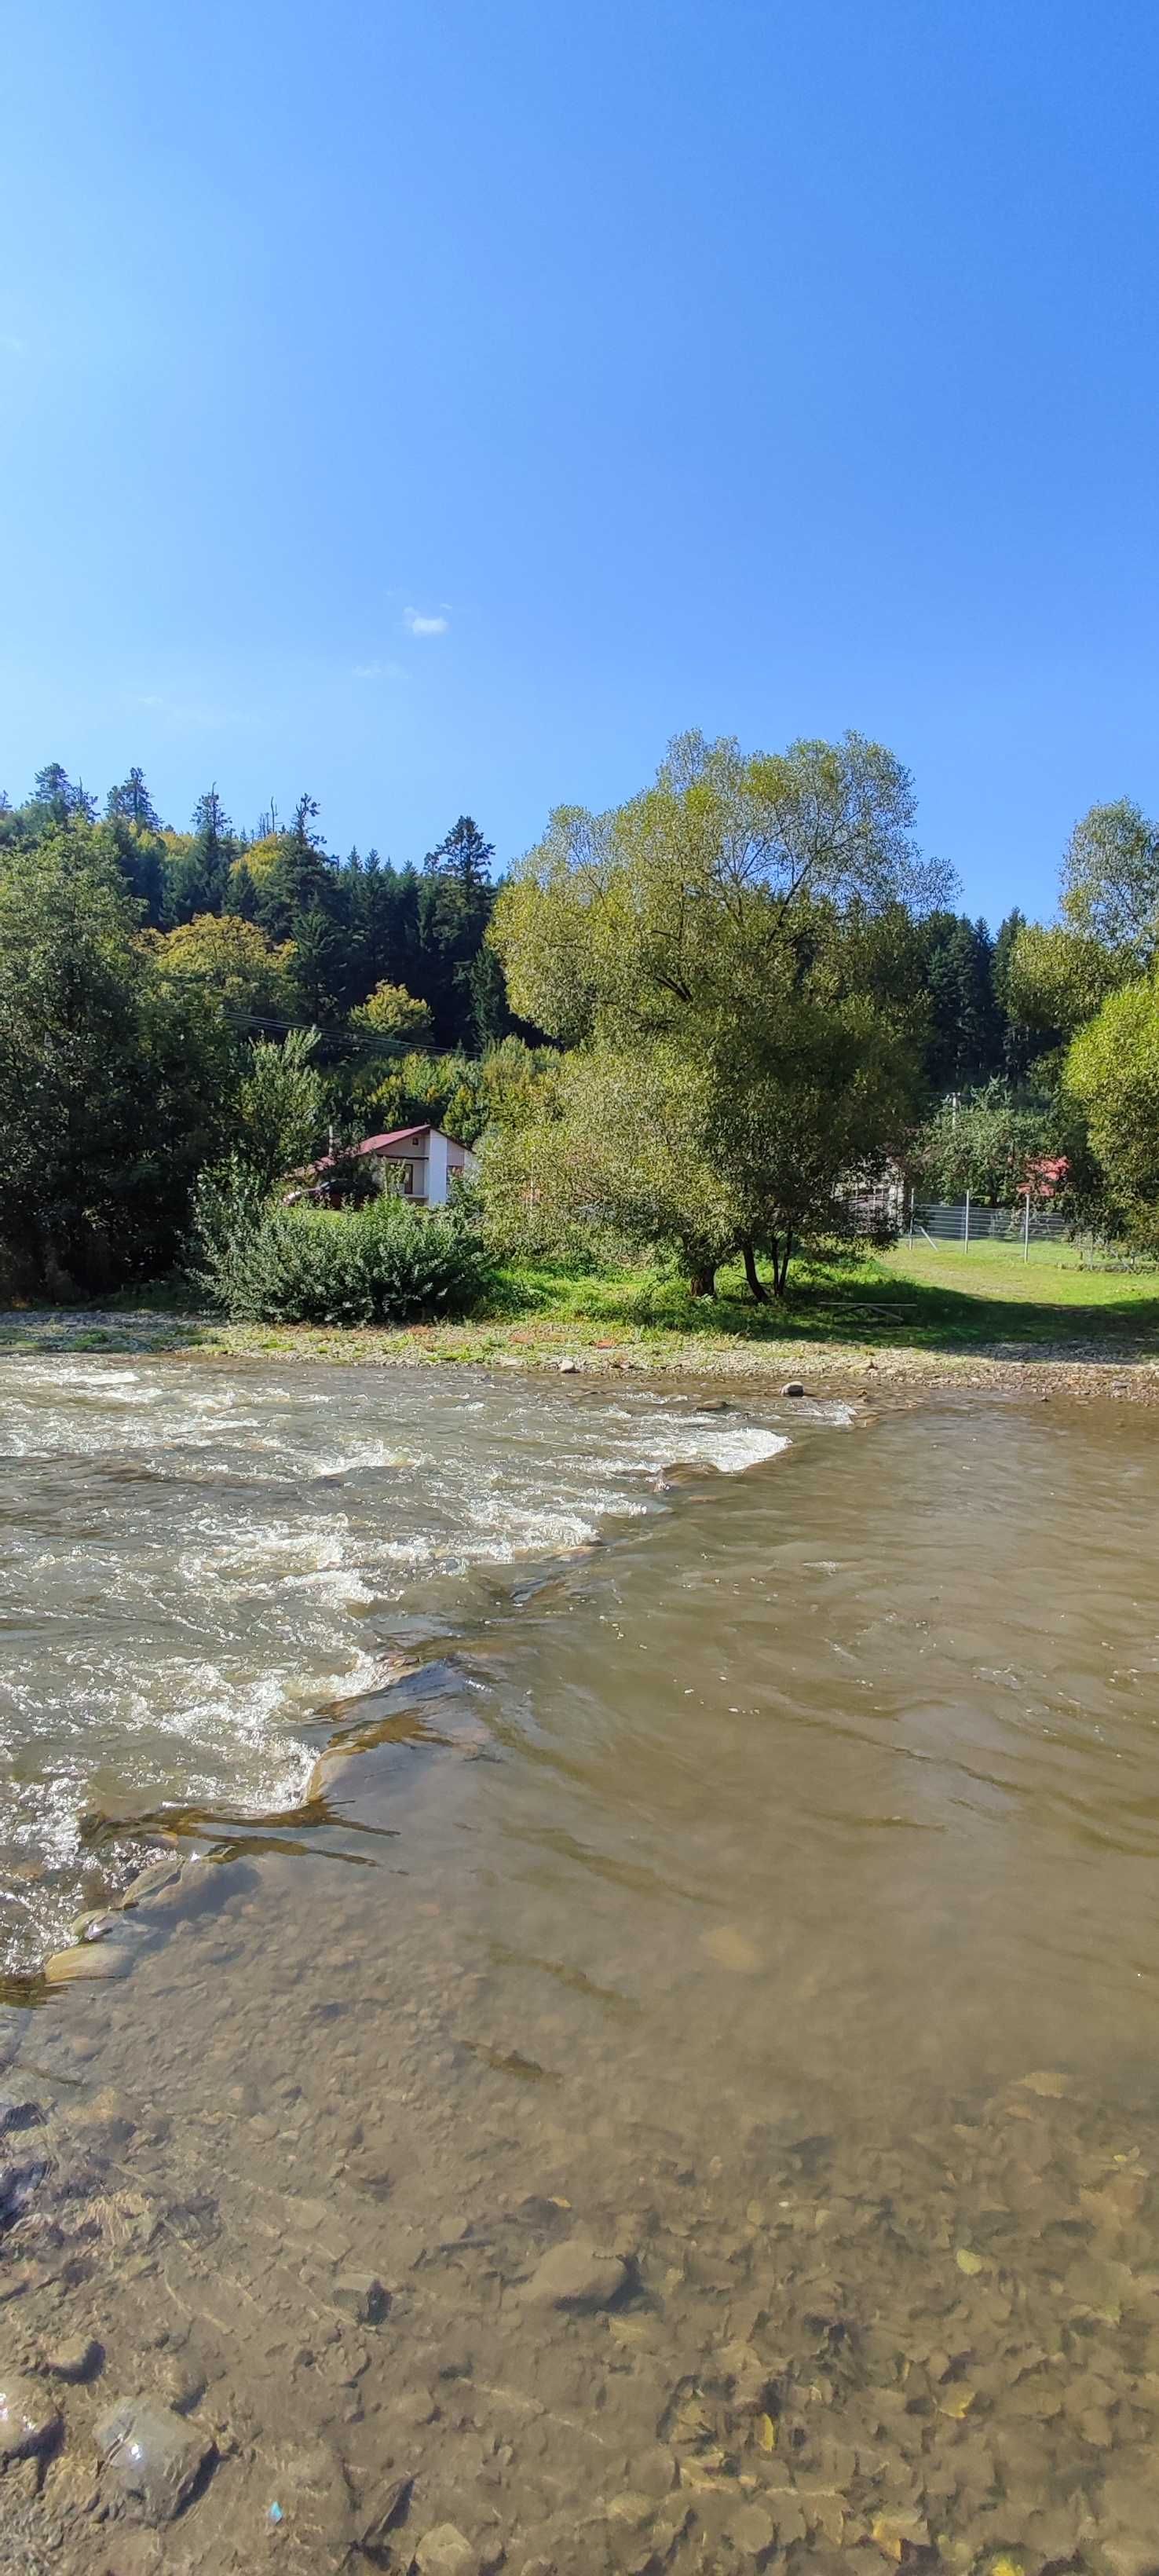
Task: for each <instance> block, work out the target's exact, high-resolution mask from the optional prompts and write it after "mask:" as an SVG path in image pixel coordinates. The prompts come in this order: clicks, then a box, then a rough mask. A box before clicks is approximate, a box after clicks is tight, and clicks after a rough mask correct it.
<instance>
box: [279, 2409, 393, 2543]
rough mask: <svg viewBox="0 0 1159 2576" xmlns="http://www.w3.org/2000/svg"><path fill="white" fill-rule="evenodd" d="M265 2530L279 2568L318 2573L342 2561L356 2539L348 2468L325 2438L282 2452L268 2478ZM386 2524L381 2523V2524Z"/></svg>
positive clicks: (356, 2531) (357, 2537) (357, 2534)
mask: <svg viewBox="0 0 1159 2576" xmlns="http://www.w3.org/2000/svg"><path fill="white" fill-rule="evenodd" d="M271 2486H272V2493H271V2495H270V2500H269V2503H268V2504H267V2506H266V2509H265V2514H264V2523H265V2536H266V2539H267V2541H268V2543H269V2545H270V2554H271V2557H274V2558H276V2561H277V2564H278V2566H279V2568H281V2569H284V2570H289V2569H293V2570H294V2571H295V2576H298V2571H300V2576H319V2571H320V2570H321V2569H322V2568H325V2567H345V2566H346V2565H347V2563H348V2560H349V2556H350V2552H351V2551H352V2550H353V2549H354V2547H355V2545H356V2544H358V2545H361V2543H360V2542H359V2533H358V2528H357V2524H356V2518H355V2513H354V2503H353V2498H352V2496H351V2493H350V2487H349V2483H348V2480H347V2476H346V2470H345V2468H344V2466H343V2463H342V2461H341V2460H340V2459H339V2456H338V2453H337V2451H334V2450H331V2448H330V2445H329V2443H328V2442H314V2443H311V2444H310V2445H309V2447H308V2448H305V2449H303V2450H300V2451H290V2452H288V2453H287V2454H286V2456H285V2457H284V2459H283V2460H282V2462H281V2465H280V2467H278V2468H277V2469H276V2470H275V2471H274V2473H273V2476H272V2479H271ZM384 2528H385V2525H384Z"/></svg>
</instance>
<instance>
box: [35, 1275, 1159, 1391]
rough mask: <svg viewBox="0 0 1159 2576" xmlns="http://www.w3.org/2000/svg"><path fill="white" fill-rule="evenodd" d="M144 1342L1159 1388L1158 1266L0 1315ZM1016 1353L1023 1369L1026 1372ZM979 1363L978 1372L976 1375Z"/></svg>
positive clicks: (200, 1348)
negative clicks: (325, 1320) (285, 1313)
mask: <svg viewBox="0 0 1159 2576" xmlns="http://www.w3.org/2000/svg"><path fill="white" fill-rule="evenodd" d="M20 1348H23V1349H25V1350H28V1349H41V1350H51V1349H66V1348H70V1349H74V1350H76V1349H82V1350H84V1349H87V1350H94V1351H96V1350H106V1351H111V1350H114V1349H120V1350H125V1349H137V1350H148V1349H152V1350H156V1351H171V1352H174V1353H176V1352H179V1351H187V1352H191V1353H192V1352H198V1353H201V1354H204V1355H205V1356H206V1357H212V1356H215V1355H220V1356H238V1357H241V1356H243V1355H246V1354H251V1355H254V1356H266V1357H278V1356H284V1357H287V1358H288V1357H292V1356H297V1357H302V1358H320V1359H334V1360H339V1359H345V1360H362V1361H373V1360H394V1361H398V1360H410V1361H429V1362H439V1361H462V1360H477V1361H482V1362H484V1363H485V1364H490V1365H492V1366H496V1365H498V1366H506V1367H511V1366H514V1365H519V1364H522V1365H524V1366H527V1367H535V1366H536V1365H537V1364H539V1365H550V1364H552V1363H553V1362H554V1363H556V1364H558V1362H559V1361H560V1360H561V1359H563V1358H565V1357H567V1356H568V1355H569V1354H570V1355H571V1356H573V1357H575V1358H576V1359H577V1360H578V1362H579V1364H580V1365H581V1366H582V1367H585V1368H593V1369H613V1368H616V1367H620V1366H623V1367H630V1368H635V1369H650V1370H678V1371H682V1372H690V1373H699V1374H713V1375H727V1374H729V1373H730V1372H731V1373H733V1374H737V1375H750V1374H761V1373H764V1372H766V1371H767V1372H768V1373H769V1374H770V1375H771V1374H773V1373H775V1372H779V1373H781V1374H789V1373H790V1372H791V1371H792V1370H793V1369H794V1368H795V1367H796V1368H799V1369H800V1370H801V1371H802V1372H807V1371H810V1370H811V1371H812V1372H813V1373H814V1374H817V1373H819V1372H822V1371H823V1372H824V1373H825V1374H826V1375H828V1376H833V1375H837V1374H840V1373H841V1372H842V1371H845V1372H847V1373H850V1374H858V1373H860V1372H861V1371H862V1370H864V1369H865V1368H866V1367H867V1366H869V1365H870V1364H871V1363H872V1364H873V1365H875V1366H876V1367H877V1368H878V1369H879V1370H880V1371H881V1372H882V1373H883V1375H889V1376H892V1377H896V1378H899V1379H907V1378H909V1379H916V1380H926V1381H931V1380H933V1379H935V1378H942V1377H945V1378H948V1379H954V1378H956V1377H957V1378H960V1377H962V1376H963V1374H964V1373H965V1375H966V1376H967V1378H968V1377H969V1374H970V1371H971V1369H972V1368H973V1369H974V1371H975V1379H974V1382H977V1383H982V1382H984V1381H988V1380H989V1378H990V1377H992V1376H993V1375H994V1373H995V1370H997V1373H998V1374H999V1375H1001V1374H1002V1371H1003V1367H1005V1370H1006V1373H1007V1375H1008V1376H1009V1377H1010V1378H1011V1380H1012V1381H1014V1380H1019V1381H1020V1380H1021V1378H1022V1374H1023V1369H1024V1367H1025V1365H1026V1364H1028V1363H1029V1364H1031V1367H1032V1371H1033V1367H1034V1364H1036V1363H1037V1364H1038V1365H1039V1366H1040V1367H1041V1366H1043V1365H1046V1364H1049V1363H1053V1364H1055V1366H1056V1367H1059V1368H1061V1369H1063V1370H1069V1371H1072V1372H1074V1373H1075V1374H1076V1378H1077V1379H1078V1380H1081V1378H1082V1376H1083V1374H1084V1372H1085V1371H1087V1370H1089V1368H1090V1366H1091V1364H1092V1363H1095V1364H1098V1363H1099V1362H1102V1363H1103V1365H1104V1367H1106V1366H1107V1365H1108V1364H1109V1365H1110V1366H1111V1367H1112V1368H1114V1367H1123V1366H1128V1365H1130V1364H1132V1363H1135V1364H1139V1367H1138V1383H1139V1384H1140V1385H1141V1386H1142V1384H1143V1382H1144V1381H1145V1382H1146V1389H1147V1391H1154V1390H1155V1389H1156V1388H1159V1269H1146V1270H1138V1271H1131V1270H1091V1269H1084V1268H1083V1267H1082V1266H1081V1264H1080V1261H1079V1258H1078V1255H1077V1253H1076V1252H1075V1251H1074V1250H1073V1249H1072V1248H1071V1247H1069V1246H1067V1245H1049V1244H1043V1245H1032V1247H1031V1257H1030V1260H1029V1261H1028V1262H1026V1263H1024V1262H1023V1260H1022V1256H1021V1249H1020V1247H1019V1246H1017V1245H1006V1244H991V1243H982V1244H977V1245H972V1246H971V1248H970V1250H969V1252H964V1251H963V1250H962V1249H961V1248H960V1247H957V1246H945V1247H941V1248H939V1249H937V1250H934V1249H933V1247H932V1246H930V1245H929V1244H926V1245H921V1244H916V1245H915V1246H914V1247H913V1248H912V1249H911V1248H910V1246H909V1244H908V1243H904V1242H903V1243H901V1244H899V1245H898V1247H897V1249H896V1250H895V1251H893V1252H890V1253H886V1254H884V1255H880V1256H872V1257H868V1258H866V1259H864V1260H861V1261H849V1262H841V1263H837V1264H835V1265H833V1266H831V1267H829V1266H827V1267H824V1268H821V1267H812V1268H811V1267H809V1266H808V1265H806V1264H802V1265H800V1267H799V1268H797V1269H796V1270H794V1271H793V1272H792V1273H791V1274H790V1294H789V1296H788V1298H787V1299H786V1300H784V1301H783V1302H781V1303H775V1302H773V1301H772V1300H771V1299H770V1302H769V1303H768V1305H766V1306H757V1305H754V1304H753V1302H752V1300H751V1298H750V1297H749V1296H748V1294H747V1292H746V1290H745V1285H744V1278H743V1274H742V1273H741V1271H740V1270H739V1268H738V1269H737V1270H736V1271H735V1272H730V1271H727V1270H725V1271H722V1273H721V1275H720V1279H719V1283H718V1294H717V1296H716V1297H715V1298H712V1299H702V1298H694V1297H691V1296H690V1295H689V1293H688V1290H687V1289H686V1288H685V1287H683V1286H682V1285H681V1283H680V1282H679V1281H678V1280H676V1279H673V1278H670V1277H667V1276H665V1275H663V1274H661V1273H657V1272H655V1271H648V1270H643V1269H640V1270H620V1271H598V1272H591V1273H577V1272H574V1271H566V1270H552V1269H548V1268H545V1267H542V1266H536V1267H530V1266H529V1267H514V1266H509V1267H508V1268H507V1269H505V1270H503V1271H502V1272H501V1273H500V1275H499V1278H498V1280H497V1283H496V1286H495V1290H494V1292H493V1295H492V1298H491V1301H490V1305H489V1307H488V1310H487V1311H486V1312H485V1313H484V1314H481V1315H476V1316H473V1317H471V1318H469V1319H468V1320H466V1321H464V1322H458V1323H456V1322H450V1321H448V1322H445V1323H437V1324H416V1325H409V1326H395V1327H377V1328H366V1329H363V1328H360V1327H340V1326H332V1327H321V1326H318V1327H313V1326H307V1325H266V1324H247V1325H241V1324H237V1325H230V1324H223V1323H221V1322H219V1321H217V1320H216V1319H214V1318H212V1317H209V1316H205V1317H202V1316H194V1315H191V1314H189V1312H188V1311H187V1308H186V1305H185V1300H184V1299H183V1298H182V1297H181V1296H180V1294H179V1293H178V1292H175V1291H173V1290H165V1289H160V1290H155V1291H152V1292H150V1291H146V1292H144V1293H143V1294H138V1295H137V1296H135V1297H134V1296H133V1295H131V1294H130V1293H128V1292H126V1293H125V1294H124V1295H122V1296H121V1297H120V1298H118V1299H115V1300H114V1301H113V1302H112V1304H111V1305H110V1306H108V1307H106V1308H105V1309H103V1310H102V1311H101V1312H97V1311H95V1310H94V1309H92V1308H89V1309H85V1310H81V1311H79V1312H78V1311H76V1310H72V1311H70V1312H67V1313H63V1312H62V1313H49V1312H47V1311H46V1310H45V1309H43V1308H41V1309H33V1310H28V1311H26V1312H25V1313H23V1314H20V1315H17V1314H12V1315H8V1316H0V1351H2V1350H4V1349H8V1350H14V1349H20ZM1019 1364H1022V1365H1021V1366H1020V1365H1019ZM979 1371H980V1375H979V1374H978V1372H979Z"/></svg>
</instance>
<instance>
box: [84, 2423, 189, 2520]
mask: <svg viewBox="0 0 1159 2576" xmlns="http://www.w3.org/2000/svg"><path fill="white" fill-rule="evenodd" d="M94 2439H95V2441H96V2446H97V2453H98V2456H99V2458H100V2462H101V2466H102V2468H103V2470H104V2471H105V2473H106V2475H107V2476H108V2478H109V2479H110V2481H111V2483H112V2484H113V2485H114V2486H115V2487H116V2488H117V2489H118V2490H119V2492H120V2494H121V2495H122V2496H123V2497H124V2498H125V2499H126V2502H128V2503H129V2504H131V2505H135V2506H136V2507H137V2510H138V2511H139V2512H140V2513H142V2514H144V2516H145V2519H146V2520H147V2521H148V2522H172V2520H173V2517H174V2515H175V2514H178V2513H180V2511H181V2509H182V2506H183V2505H186V2504H188V2502H189V2499H190V2497H191V2495H192V2493H193V2490H194V2488H195V2486H196V2485H197V2481H198V2479H199V2477H200V2476H201V2473H202V2471H203V2469H205V2468H206V2467H207V2466H208V2465H209V2463H210V2462H211V2460H212V2459H213V2457H214V2451H215V2446H214V2443H213V2442H212V2440H210V2439H209V2438H208V2436H207V2435H205V2434H204V2433H199V2432H198V2431H197V2430H196V2429H195V2427H194V2426H193V2425H191V2424H187V2423H184V2422H183V2420H182V2418H181V2416H180V2415H175V2414H174V2413H173V2411H172V2409H171V2408H170V2407H168V2406H158V2405H154V2404H153V2403H152V2402H151V2401H150V2400H149V2399H148V2398H130V2399H129V2400H128V2401H127V2403H125V2404H124V2405H121V2406H115V2407H113V2408H112V2410H111V2412H110V2413H109V2414H108V2415H104V2416H102V2418H101V2420H100V2422H99V2424H98V2425H97V2427H96V2432H95V2435H94Z"/></svg>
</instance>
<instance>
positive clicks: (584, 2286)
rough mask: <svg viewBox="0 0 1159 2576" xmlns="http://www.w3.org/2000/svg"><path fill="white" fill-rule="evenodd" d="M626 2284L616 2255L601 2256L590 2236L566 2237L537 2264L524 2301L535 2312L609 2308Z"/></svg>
mask: <svg viewBox="0 0 1159 2576" xmlns="http://www.w3.org/2000/svg"><path fill="white" fill-rule="evenodd" d="M627 2281H628V2266H627V2264H626V2263H625V2262H624V2261H623V2259H622V2257H621V2256H620V2255H619V2254H606V2253H601V2251H600V2249H599V2247H598V2246H597V2245H595V2244H594V2243H593V2241H592V2239H591V2237H590V2236H569V2237H567V2238H566V2239H565V2242H564V2243H563V2244H562V2245H553V2246H552V2248H551V2251H550V2253H549V2254H545V2255H544V2257H543V2260H542V2262H540V2263H537V2264H536V2267H535V2270H534V2272H533V2273H532V2275H531V2278H530V2280H529V2281H526V2282H525V2283H524V2285H523V2297H524V2299H525V2300H526V2301H527V2304H528V2306H529V2307H536V2308H610V2307H611V2305H612V2301H613V2300H614V2299H617V2298H619V2296H620V2294H621V2292H622V2291H623V2290H624V2289H625V2288H626V2286H627Z"/></svg>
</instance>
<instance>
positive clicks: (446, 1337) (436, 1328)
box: [0, 1307, 1159, 1404]
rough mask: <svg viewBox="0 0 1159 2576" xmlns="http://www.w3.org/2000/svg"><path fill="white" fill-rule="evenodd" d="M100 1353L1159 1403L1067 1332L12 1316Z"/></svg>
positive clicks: (1148, 1360) (33, 1349)
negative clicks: (962, 1343)
mask: <svg viewBox="0 0 1159 2576" xmlns="http://www.w3.org/2000/svg"><path fill="white" fill-rule="evenodd" d="M22 1354H24V1355H27V1356H29V1357H32V1356H35V1357H39V1358H48V1357H56V1356H61V1357H63V1356H69V1355H74V1356H90V1355H91V1356H92V1357H93V1358H97V1357H100V1356H102V1355H103V1356H106V1357H108V1358H118V1357H120V1358H128V1357H133V1358H157V1359H177V1360H186V1361H190V1362H196V1361H198V1360H232V1361H234V1362H236V1363H237V1364H238V1365H243V1364H244V1363H246V1362H247V1361H251V1360H261V1361H267V1362H268V1361H271V1360H275V1361H285V1360H289V1361H291V1362H318V1361H322V1362H325V1363H326V1364H327V1365H328V1366H331V1367H342V1366H346V1367H359V1368H366V1367H372V1368H407V1369H414V1368H424V1367H425V1368H464V1367H466V1368H482V1369H489V1370H492V1371H497V1370H499V1369H510V1370H513V1371H518V1372H519V1374H520V1375H521V1376H525V1377H526V1376H531V1377H534V1376H537V1375H538V1376H542V1375H544V1374H548V1373H560V1374H564V1375H568V1376H583V1377H589V1378H602V1379H612V1378H615V1377H617V1376H620V1375H622V1374H630V1375H631V1376H632V1377H634V1378H640V1377H644V1378H655V1379H663V1380H665V1381H669V1380H673V1379H675V1380H678V1381H680V1382H681V1383H684V1384H686V1385H692V1386H695V1385H696V1384H698V1383H712V1384H714V1385H717V1386H719V1384H720V1383H721V1381H723V1380H729V1379H731V1380H734V1381H735V1382H736V1383H737V1384H738V1385H742V1384H743V1385H744V1386H745V1387H746V1388H755V1387H761V1386H765V1387H767V1388H769V1389H770V1390H771V1391H774V1392H775V1393H777V1394H782V1393H783V1392H784V1390H785V1386H786V1384H792V1383H794V1382H795V1381H798V1380H799V1381H800V1382H801V1384H802V1386H803V1388H804V1391H805V1393H806V1394H807V1395H810V1396H833V1397H837V1398H840V1397H842V1396H844V1397H849V1396H851V1395H853V1396H862V1397H863V1396H867V1395H869V1396H872V1395H874V1394H884V1393H885V1392H886V1391H887V1390H888V1391H890V1392H891V1393H899V1394H907V1393H908V1394H917V1395H937V1394H982V1395H1007V1396H1012V1397H1015V1398H1022V1399H1027V1398H1030V1399H1032V1400H1033V1399H1040V1400H1041V1399H1043V1398H1046V1397H1050V1396H1055V1395H1065V1396H1069V1397H1078V1398H1080V1399H1087V1400H1090V1399H1092V1398H1096V1397H1101V1398H1106V1399H1108V1400H1115V1401H1118V1402H1122V1401H1124V1400H1128V1401H1131V1402H1134V1403H1141V1404H1155V1403H1159V1351H1155V1352H1154V1353H1152V1351H1151V1350H1149V1349H1147V1348H1140V1347H1139V1345H1138V1343H1137V1342H1135V1341H1133V1340H1132V1341H1128V1342H1126V1346H1125V1347H1123V1346H1120V1347H1119V1348H1118V1349H1116V1348H1114V1347H1111V1348H1109V1349H1108V1347H1107V1343H1106V1341H1104V1340H1102V1339H1101V1338H1100V1339H1098V1340H1094V1339H1091V1338H1090V1337H1087V1338H1080V1337H1077V1336H1076V1337H1074V1338H1071V1337H1070V1336H1065V1335H1060V1336H1059V1337H1058V1338H1057V1339H1056V1340H1053V1341H1043V1342H1036V1343H1035V1344H1034V1345H1033V1346H1032V1347H1027V1346H1026V1345H1019V1344H1018V1343H1016V1342H1014V1341H1009V1342H998V1343H994V1344H992V1345H990V1346H989V1347H988V1348H987V1347H982V1348H971V1349H968V1350H960V1351H958V1350H940V1351H931V1350H928V1349H924V1348H921V1347H919V1346H918V1345H917V1344H915V1343H912V1342H909V1343H906V1342H899V1343H898V1344H896V1345H895V1346H894V1347H892V1348H890V1347H888V1346H883V1345H882V1344H881V1343H880V1342H876V1343H874V1342H868V1341H866V1342H859V1341H855V1340H852V1339H851V1340H849V1341H821V1340H816V1339H814V1340H810V1339H808V1338H806V1337H805V1336H801V1337H794V1336H792V1335H786V1337H785V1338H784V1339H783V1340H776V1341H773V1340H765V1339H761V1340H748V1339H745V1338H743V1337H741V1336H738V1337H736V1338H733V1337H732V1336H731V1335H728V1334H725V1333H710V1332H705V1333H704V1334H703V1335H701V1334H696V1335H688V1334H681V1333H677V1332H674V1331H668V1332H663V1331H652V1332H642V1331H633V1330H632V1329H631V1328H629V1327H626V1326H625V1327H621V1328H620V1329H619V1330H617V1331H615V1332H610V1331H609V1330H608V1329H607V1327H606V1326H605V1327H602V1328H601V1327H600V1326H599V1325H595V1324H592V1325H577V1324H576V1323H574V1322H570V1323H559V1322H554V1321H547V1320H545V1321H543V1322H532V1321H519V1320H516V1321H513V1322H499V1321H487V1320H485V1319H484V1320H480V1321H476V1322H458V1323H450V1322H447V1323H439V1324H412V1325H377V1326H328V1325H311V1324H284V1325H260V1324H225V1323H219V1322H217V1321H216V1320H215V1319H214V1318H213V1317H210V1316H205V1315H198V1314H196V1313H188V1314H173V1313H158V1312H154V1311H152V1310H150V1309H148V1308H140V1309H128V1310H125V1311H118V1310H115V1309H110V1308H104V1309H92V1308H73V1307H69V1308H65V1307H54V1308H30V1309H22V1310H15V1311H12V1312H9V1313H7V1314H2V1315H0V1358H4V1357H9V1358H11V1357H19V1356H21V1355H22Z"/></svg>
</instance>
